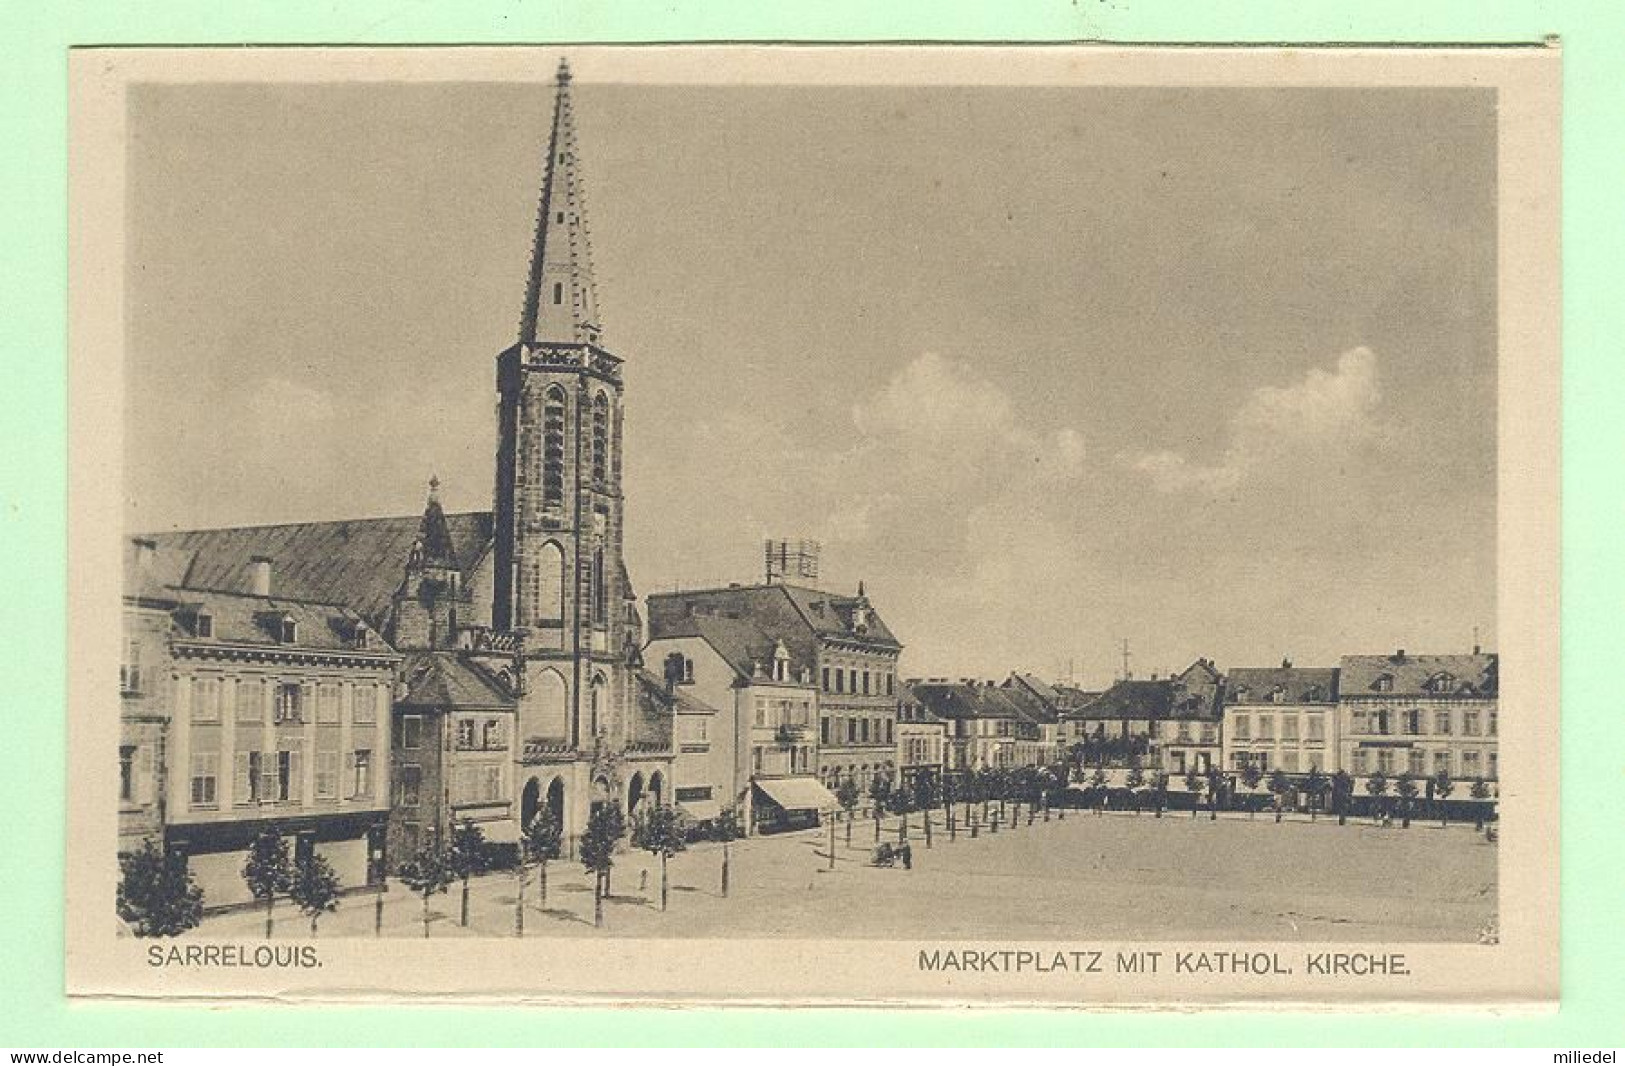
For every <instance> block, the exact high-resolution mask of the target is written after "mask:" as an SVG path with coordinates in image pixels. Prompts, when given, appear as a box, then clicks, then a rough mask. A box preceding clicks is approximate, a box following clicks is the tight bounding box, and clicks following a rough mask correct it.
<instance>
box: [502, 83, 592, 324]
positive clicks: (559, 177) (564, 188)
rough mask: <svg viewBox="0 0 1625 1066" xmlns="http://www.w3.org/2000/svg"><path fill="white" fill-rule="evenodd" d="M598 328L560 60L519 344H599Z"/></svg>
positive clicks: (573, 131)
mask: <svg viewBox="0 0 1625 1066" xmlns="http://www.w3.org/2000/svg"><path fill="white" fill-rule="evenodd" d="M599 332H600V331H599V323H598V294H597V292H596V290H595V288H594V286H593V278H592V248H591V244H590V241H589V238H588V233H587V207H586V203H585V200H584V196H583V189H582V182H581V172H580V162H579V156H578V155H577V150H576V127H575V109H574V107H573V105H572V103H571V100H570V67H569V65H568V64H567V63H565V62H564V60H562V59H561V60H560V61H559V72H558V90H557V93H556V95H555V97H554V100H553V131H552V134H551V135H550V136H549V137H548V141H547V159H546V162H545V163H544V164H543V167H542V192H541V202H540V204H539V205H538V207H537V212H536V236H535V242H534V243H533V245H532V246H531V254H530V278H529V282H528V284H527V285H526V287H525V308H524V312H523V314H522V315H521V316H520V319H519V342H520V343H521V344H548V343H553V344H558V343H564V344H598V343H599Z"/></svg>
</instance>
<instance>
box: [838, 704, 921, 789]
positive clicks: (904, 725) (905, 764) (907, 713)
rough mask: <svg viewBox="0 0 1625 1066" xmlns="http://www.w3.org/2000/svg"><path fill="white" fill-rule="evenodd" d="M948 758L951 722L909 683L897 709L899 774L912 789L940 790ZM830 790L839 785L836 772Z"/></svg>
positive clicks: (903, 782)
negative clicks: (937, 788) (949, 726)
mask: <svg viewBox="0 0 1625 1066" xmlns="http://www.w3.org/2000/svg"><path fill="white" fill-rule="evenodd" d="M947 755H948V722H947V720H946V719H944V718H942V717H940V716H938V715H937V714H936V713H935V712H934V711H932V710H931V709H930V708H929V707H927V706H926V705H925V704H924V703H923V702H921V701H920V699H919V697H918V696H916V695H915V693H914V689H913V687H912V685H911V684H908V683H905V684H904V685H903V688H902V694H901V697H900V699H899V701H898V705H897V770H898V777H899V780H900V781H901V782H902V784H904V785H905V786H907V787H909V788H911V789H912V788H918V787H920V786H922V785H924V786H926V787H932V788H934V787H937V786H939V785H940V784H941V782H942V774H943V769H944V767H945V765H946V760H947ZM824 783H825V785H826V786H831V787H833V786H835V785H838V784H839V781H838V780H836V776H835V774H834V773H833V772H832V773H831V774H830V775H829V776H827V777H826V778H825V780H824Z"/></svg>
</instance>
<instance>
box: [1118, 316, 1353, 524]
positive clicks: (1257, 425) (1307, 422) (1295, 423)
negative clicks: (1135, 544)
mask: <svg viewBox="0 0 1625 1066" xmlns="http://www.w3.org/2000/svg"><path fill="white" fill-rule="evenodd" d="M1381 398H1382V393H1381V390H1380V389H1379V387H1378V384H1377V357H1376V355H1375V354H1374V353H1373V352H1372V351H1371V349H1369V348H1364V347H1360V348H1351V349H1349V350H1348V351H1346V352H1344V353H1343V354H1342V355H1340V356H1338V357H1337V363H1336V366H1335V367H1334V368H1333V369H1331V370H1323V369H1321V368H1320V367H1314V368H1312V369H1310V371H1309V372H1308V373H1307V374H1306V375H1304V377H1303V380H1301V381H1299V382H1297V383H1295V384H1292V385H1288V386H1284V387H1282V386H1274V385H1265V386H1262V387H1260V388H1258V389H1256V390H1254V392H1253V394H1252V395H1251V396H1250V397H1248V399H1247V402H1246V403H1244V404H1242V405H1241V406H1240V407H1239V408H1237V409H1236V412H1235V414H1233V415H1232V416H1231V418H1230V422H1229V443H1228V444H1227V445H1226V447H1225V450H1224V454H1223V456H1222V457H1221V459H1220V461H1219V462H1217V463H1215V464H1203V463H1198V462H1194V461H1192V460H1191V459H1190V458H1189V457H1187V456H1186V455H1184V454H1183V453H1181V452H1177V451H1170V450H1166V449H1164V450H1159V451H1152V452H1145V453H1142V454H1140V455H1137V456H1127V457H1125V461H1126V462H1127V463H1128V465H1130V466H1132V467H1133V468H1134V469H1135V470H1138V471H1140V472H1141V473H1143V474H1145V475H1146V476H1147V477H1149V478H1150V479H1151V483H1152V484H1153V485H1155V486H1156V487H1157V488H1158V489H1159V490H1160V491H1162V492H1181V491H1185V490H1190V489H1194V490H1196V491H1199V492H1205V493H1208V494H1211V495H1220V494H1222V493H1225V492H1229V491H1231V490H1232V489H1235V488H1236V487H1238V486H1239V485H1241V484H1242V482H1243V481H1245V480H1247V479H1248V478H1249V477H1251V476H1253V475H1255V474H1257V473H1259V472H1261V471H1265V470H1268V469H1270V468H1280V467H1286V466H1292V467H1294V468H1298V467H1301V466H1303V465H1305V464H1309V463H1313V462H1315V461H1320V460H1326V459H1330V458H1334V457H1336V456H1338V455H1341V454H1344V453H1346V452H1347V450H1348V449H1349V448H1351V447H1354V446H1355V445H1358V444H1360V443H1362V442H1364V441H1366V440H1368V439H1370V438H1371V437H1373V436H1374V435H1375V434H1376V432H1377V428H1378V427H1377V422H1376V419H1375V412H1376V410H1377V405H1378V403H1379V401H1380V400H1381Z"/></svg>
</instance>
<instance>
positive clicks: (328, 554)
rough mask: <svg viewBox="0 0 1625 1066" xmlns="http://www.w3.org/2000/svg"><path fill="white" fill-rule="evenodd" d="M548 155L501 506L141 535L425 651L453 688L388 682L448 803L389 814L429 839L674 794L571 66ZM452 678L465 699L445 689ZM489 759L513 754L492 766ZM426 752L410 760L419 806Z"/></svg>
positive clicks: (505, 389) (501, 473) (498, 498)
mask: <svg viewBox="0 0 1625 1066" xmlns="http://www.w3.org/2000/svg"><path fill="white" fill-rule="evenodd" d="M546 151H547V154H546V157H545V162H544V166H543V175H542V185H541V192H540V197H539V207H538V214H537V222H536V233H535V241H534V246H533V252H532V256H531V264H530V271H529V275H528V277H527V280H526V286H525V298H524V304H523V309H522V312H521V316H520V330H519V335H518V337H517V340H516V343H515V344H513V345H512V346H511V347H509V348H508V349H506V350H505V351H503V352H502V353H501V354H500V355H499V356H498V357H497V367H496V379H497V380H496V392H497V401H498V402H497V412H498V413H497V455H496V470H495V475H496V476H495V484H496V491H495V497H494V507H493V509H492V510H490V511H479V512H469V513H459V514H447V513H444V512H443V511H442V510H441V507H440V504H439V502H438V500H437V499H436V492H435V486H434V484H432V483H431V487H430V498H429V502H428V505H427V506H426V507H425V508H424V510H423V512H422V513H421V514H420V515H415V516H411V517H401V518H382V519H361V520H351V521H335V522H311V523H298V524H290V525H275V526H256V527H250V528H240V529H207V530H193V531H185V532H175V533H162V534H155V535H151V536H149V537H148V538H146V539H148V540H150V541H152V542H153V543H154V544H155V546H156V547H157V549H158V550H159V551H161V552H162V551H172V552H176V553H180V554H184V555H185V556H186V557H187V558H188V559H189V563H188V568H187V573H186V578H185V583H186V584H187V585H188V586H189V587H204V588H212V589H219V590H224V591H225V592H228V593H229V592H237V593H242V592H245V591H247V585H248V581H249V579H248V577H247V576H246V573H247V566H248V563H249V561H250V560H252V559H264V560H267V561H268V562H267V565H270V562H269V561H273V560H274V564H275V566H276V569H277V574H278V587H279V592H280V593H281V594H282V595H285V596H287V597H289V598H290V599H303V600H309V601H314V602H320V603H332V604H336V605H342V609H344V610H346V611H348V612H352V613H353V614H354V615H355V616H357V617H358V618H359V619H360V620H362V621H364V622H365V623H366V624H367V625H368V626H370V627H371V628H372V630H373V631H374V632H377V633H382V634H384V635H385V637H386V638H387V640H388V641H389V642H390V643H391V644H392V645H394V646H396V647H398V648H399V649H400V650H401V651H403V652H408V653H420V652H421V653H434V656H435V658H434V659H433V660H432V661H433V662H435V663H438V665H437V666H436V667H434V669H436V670H438V671H440V673H439V675H438V676H439V677H440V678H441V680H442V681H445V682H446V683H447V685H449V686H450V687H449V688H447V689H446V692H447V697H446V699H445V700H443V701H441V702H439V703H434V704H432V705H430V704H429V703H424V702H421V701H423V700H425V699H428V698H430V697H429V696H426V695H425V693H427V692H430V690H431V689H432V688H433V686H431V687H430V689H424V688H422V687H421V686H420V687H419V688H418V689H416V690H414V689H413V687H412V685H411V684H410V679H409V678H406V677H401V678H398V679H396V680H398V681H399V682H400V683H401V690H402V692H403V693H405V694H407V698H408V699H411V700H414V701H419V702H413V703H408V704H405V705H403V706H402V707H401V708H400V709H399V714H395V713H393V712H392V713H391V714H390V715H386V720H387V719H398V720H399V721H400V727H401V730H402V736H401V740H402V743H403V745H404V742H405V739H406V737H405V730H406V728H407V727H406V724H405V720H406V718H407V717H409V716H413V715H415V716H418V717H420V718H422V719H423V720H424V723H423V726H422V728H425V729H429V728H430V726H429V723H428V719H429V718H434V719H435V721H436V722H437V723H438V725H437V726H436V727H435V731H436V736H437V738H438V740H437V742H438V743H440V745H441V749H440V750H441V753H442V754H447V755H448V757H447V758H445V759H443V760H442V759H439V758H438V757H437V759H436V765H437V767H438V769H437V770H436V771H435V772H434V778H435V779H434V781H433V787H434V788H435V789H436V792H435V800H434V802H435V803H436V804H438V805H441V807H440V809H438V810H437V816H436V818H426V817H419V818H416V819H408V818H405V817H404V816H403V817H400V818H397V819H396V822H397V832H396V838H397V841H402V840H404V839H405V837H406V835H407V829H406V827H407V825H408V824H416V825H417V826H418V827H419V828H418V830H417V832H418V834H419V839H422V833H423V827H424V826H426V825H428V824H430V823H431V822H434V821H437V820H441V821H443V820H444V819H445V818H447V817H449V815H450V814H451V813H452V812H453V811H460V810H464V809H467V810H469V811H470V812H475V813H479V814H480V815H481V816H482V819H483V820H484V821H485V823H486V825H487V830H488V835H489V836H491V837H493V838H500V839H513V838H517V836H518V833H519V831H520V828H521V827H522V826H523V825H524V824H525V822H526V821H527V820H528V819H530V818H533V817H535V816H536V815H537V814H538V813H539V812H541V811H543V810H545V811H547V812H548V813H549V815H550V816H551V817H554V818H556V819H558V820H559V821H560V823H561V824H562V825H563V827H564V829H565V832H566V836H567V838H569V839H570V840H571V841H572V842H573V839H574V838H575V837H576V836H577V835H578V834H579V833H580V832H581V831H582V830H583V829H584V828H585V826H586V822H587V817H588V814H589V812H590V811H591V809H592V808H593V806H595V805H596V804H598V803H602V802H606V801H610V800H614V801H618V802H620V803H622V804H623V805H624V806H626V807H628V808H631V807H633V806H635V805H636V804H637V803H638V802H640V801H642V800H643V799H644V798H645V797H646V796H655V797H661V798H662V799H669V798H670V792H669V788H668V785H669V779H670V777H671V773H672V764H673V758H674V753H673V750H672V743H673V740H672V710H673V703H672V701H671V700H669V699H667V698H665V697H664V696H662V695H661V694H660V692H659V691H658V689H659V687H660V686H659V683H658V679H656V682H655V685H654V689H655V691H651V688H650V685H649V684H647V683H646V681H647V679H646V678H643V677H642V676H641V673H640V671H641V660H640V659H639V645H640V643H641V629H642V623H641V619H640V618H639V616H638V612H637V609H636V597H635V595H634V592H633V589H632V585H631V581H630V579H629V578H628V576H627V573H626V569H625V566H624V565H623V563H622V558H621V539H622V522H623V517H624V497H623V494H622V490H621V474H622V461H621V441H622V426H623V418H624V410H625V407H624V389H623V381H622V375H621V364H622V360H621V357H620V356H619V355H617V354H615V353H614V352H612V351H611V350H609V349H608V348H607V347H605V341H604V335H603V330H602V327H601V324H600V322H599V319H598V313H597V298H596V290H595V288H594V282H593V275H592V260H591V251H590V247H589V242H588V233H587V222H586V214H585V204H584V200H583V187H582V180H581V174H580V157H579V148H578V144H577V140H576V131H575V118H574V111H573V106H572V101H571V86H570V76H569V71H568V70H567V69H566V68H564V67H563V66H562V65H561V67H560V69H559V76H558V85H557V94H556V97H555V102H554V109H553V122H552V128H551V132H550V134H549V137H548V140H547V149H546ZM412 661H413V662H414V663H416V664H419V665H421V664H422V663H424V662H426V661H431V660H425V659H423V658H422V657H421V656H418V655H416V654H414V655H413V659H412ZM465 682H466V685H465V684H464V683H465ZM463 688H466V689H467V691H466V692H464V693H463V694H464V695H469V694H470V693H473V695H472V696H471V697H470V698H473V699H474V700H475V701H476V702H475V703H474V704H470V705H464V704H461V703H459V702H458V700H459V699H461V698H462V697H461V696H455V695H452V692H453V690H459V691H461V690H462V689H463ZM510 704H511V710H509V705H510ZM508 716H511V726H510V727H505V728H506V731H505V732H503V733H502V738H503V739H502V741H501V742H500V743H498V742H496V741H495V740H493V741H492V742H491V743H492V746H491V747H486V746H485V744H486V734H485V732H484V729H485V722H486V721H489V720H491V719H499V720H501V721H503V722H508V721H509V720H510V717H508ZM464 722H473V723H474V725H473V728H474V729H475V731H476V733H475V737H476V740H475V746H471V747H469V748H466V749H458V748H457V747H456V745H457V743H458V738H459V736H461V733H460V732H459V731H460V730H463V729H464V728H466V726H465V725H464ZM493 736H495V734H493ZM448 738H449V742H450V743H451V745H452V747H451V749H450V751H449V753H448V752H447V749H446V748H445V745H446V743H447V742H448ZM419 739H420V741H421V740H422V737H420V738H419ZM378 750H379V752H380V753H381V752H382V751H383V750H384V749H382V748H380V749H378ZM418 750H419V751H420V752H421V751H422V750H423V749H418ZM498 759H500V760H501V761H504V762H505V763H506V766H505V768H504V769H502V770H501V771H499V772H498V771H492V770H491V769H489V765H488V764H489V763H491V762H492V761H494V760H498ZM386 764H387V763H386ZM429 764H430V760H429V759H428V758H427V757H424V758H423V759H421V760H419V761H418V762H417V763H416V765H418V766H420V768H422V774H423V776H422V777H420V779H419V780H420V788H419V793H418V799H419V805H420V810H419V814H420V815H423V814H425V813H426V812H425V811H424V810H422V807H423V801H424V795H425V793H424V789H425V788H427V787H429V786H428V785H425V784H424V783H423V782H425V781H427V780H428V778H429V771H428V769H427V767H428V766H429ZM401 765H402V766H403V767H405V766H408V765H413V763H412V761H410V760H406V759H402V760H401ZM464 766H467V767H469V768H470V769H468V770H466V771H465V770H464V769H463V767H464ZM448 775H449V776H448ZM459 782H461V784H459ZM463 784H466V785H467V786H468V790H467V791H462V785H463ZM448 794H451V795H455V796H457V797H461V798H459V799H448ZM404 798H405V797H403V799H404ZM500 810H506V811H507V814H506V815H505V816H504V817H505V819H506V821H507V822H508V823H509V824H508V825H507V826H506V827H505V828H499V826H498V823H499V822H501V821H503V817H497V816H496V814H495V812H497V811H500ZM405 857H406V856H396V857H395V861H399V860H400V859H404V858H405Z"/></svg>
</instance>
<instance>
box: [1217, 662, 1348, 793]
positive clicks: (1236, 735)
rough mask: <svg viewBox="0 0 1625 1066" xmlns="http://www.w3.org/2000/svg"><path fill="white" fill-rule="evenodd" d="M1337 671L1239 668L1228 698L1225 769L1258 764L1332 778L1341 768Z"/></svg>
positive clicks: (1231, 679)
mask: <svg viewBox="0 0 1625 1066" xmlns="http://www.w3.org/2000/svg"><path fill="white" fill-rule="evenodd" d="M1338 673H1339V672H1338V670H1337V669H1336V668H1325V667H1303V666H1293V665H1292V662H1291V660H1282V662H1281V665H1280V666H1266V667H1236V668H1235V669H1233V670H1231V671H1230V676H1229V679H1228V681H1227V683H1226V685H1225V698H1224V768H1225V769H1226V770H1227V771H1229V772H1231V773H1232V774H1235V773H1241V772H1244V771H1245V770H1246V769H1247V767H1248V766H1255V767H1257V768H1258V770H1259V772H1260V773H1262V774H1269V773H1271V772H1272V771H1275V770H1280V771H1282V772H1284V773H1288V774H1307V773H1309V772H1310V771H1313V770H1318V771H1320V772H1321V773H1322V774H1324V775H1326V776H1327V777H1330V776H1331V775H1332V774H1335V773H1337V771H1338V770H1339V769H1340V768H1341V767H1342V759H1341V757H1340V752H1339V744H1340V739H1341V734H1340V730H1339V728H1338V711H1337V684H1338Z"/></svg>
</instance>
